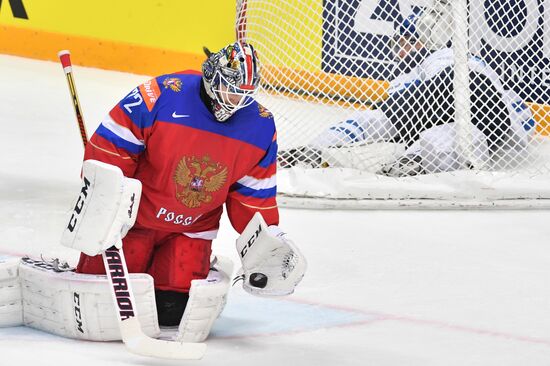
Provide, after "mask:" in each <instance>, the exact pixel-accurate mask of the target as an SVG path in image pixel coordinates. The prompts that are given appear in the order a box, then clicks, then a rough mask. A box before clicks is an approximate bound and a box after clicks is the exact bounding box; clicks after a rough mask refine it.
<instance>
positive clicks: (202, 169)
mask: <svg viewBox="0 0 550 366" xmlns="http://www.w3.org/2000/svg"><path fill="white" fill-rule="evenodd" d="M226 180H227V167H225V166H223V165H221V164H220V163H215V162H211V161H210V157H209V156H208V155H206V156H203V157H202V158H197V157H195V156H193V157H183V159H181V160H180V162H179V163H178V166H177V168H176V173H175V174H174V181H175V182H176V198H177V199H178V201H180V202H181V203H183V205H184V206H186V207H189V208H197V207H200V205H201V204H202V203H203V202H204V203H209V202H211V201H212V194H211V193H212V192H216V191H218V190H219V189H220V188H221V187H222V186H223V185H224V183H225V181H226Z"/></svg>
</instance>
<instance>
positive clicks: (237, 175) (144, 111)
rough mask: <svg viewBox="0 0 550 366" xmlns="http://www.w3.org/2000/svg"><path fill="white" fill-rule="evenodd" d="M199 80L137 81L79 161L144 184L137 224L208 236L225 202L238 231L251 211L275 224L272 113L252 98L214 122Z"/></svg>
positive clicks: (180, 76) (181, 76)
mask: <svg viewBox="0 0 550 366" xmlns="http://www.w3.org/2000/svg"><path fill="white" fill-rule="evenodd" d="M201 82H202V81H201V76H200V74H199V73H197V72H183V73H177V74H169V75H162V76H159V77H157V78H154V79H151V80H150V81H148V82H146V83H144V84H142V85H140V86H139V87H137V88H136V89H134V90H133V91H132V92H130V94H128V95H127V96H126V97H125V98H124V99H122V101H120V102H119V103H118V104H117V105H116V106H115V107H114V108H113V109H112V110H111V111H110V113H109V114H108V115H107V116H106V118H105V119H104V120H103V121H102V123H101V124H100V126H99V127H98V128H97V130H96V131H95V133H94V135H93V136H92V138H91V139H90V142H89V143H88V145H87V147H86V151H85V156H84V159H95V160H100V161H103V162H105V163H109V164H113V165H116V166H118V167H120V168H121V169H122V171H123V173H124V175H125V176H127V177H132V178H136V179H139V180H140V181H141V183H142V185H143V192H142V197H141V203H140V207H139V211H138V217H137V223H138V224H139V225H140V226H143V227H146V228H151V229H156V230H161V231H167V232H181V233H184V234H185V235H187V236H190V237H196V238H204V239H213V238H214V237H215V236H216V233H217V229H218V227H219V220H220V217H221V214H222V211H223V204H224V203H225V204H226V207H227V212H228V216H229V219H230V221H231V223H232V225H233V227H234V228H235V229H236V230H237V231H238V232H239V233H240V232H241V231H242V230H243V229H244V227H245V226H246V224H247V223H248V221H249V220H250V219H251V218H252V215H253V214H254V213H255V212H256V211H260V212H261V213H262V215H263V217H264V219H265V220H266V222H267V223H268V225H276V224H278V221H279V213H278V209H277V203H276V200H275V195H276V191H277V187H276V162H277V141H276V131H275V124H274V120H273V116H272V115H271V113H270V112H269V111H268V110H267V109H266V108H264V107H262V106H261V105H260V104H258V103H257V102H254V103H253V104H251V105H249V106H248V107H246V108H242V109H240V110H238V111H237V112H236V113H235V114H234V115H233V116H231V117H230V118H229V119H228V120H227V121H225V122H218V121H217V120H216V119H215V118H214V116H213V115H212V113H211V112H210V111H209V110H208V108H207V107H206V106H205V105H204V103H203V101H202V100H201V98H200V83H201Z"/></svg>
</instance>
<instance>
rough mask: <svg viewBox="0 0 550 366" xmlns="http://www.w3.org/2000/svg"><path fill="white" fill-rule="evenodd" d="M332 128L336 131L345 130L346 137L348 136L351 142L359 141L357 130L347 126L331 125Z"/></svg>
mask: <svg viewBox="0 0 550 366" xmlns="http://www.w3.org/2000/svg"><path fill="white" fill-rule="evenodd" d="M330 129H331V130H334V131H336V132H343V133H344V134H345V135H346V137H348V138H349V139H350V140H351V142H357V141H359V139H358V138H357V135H356V134H355V132H354V131H352V130H350V129H347V128H345V127H342V126H340V127H331V128H330Z"/></svg>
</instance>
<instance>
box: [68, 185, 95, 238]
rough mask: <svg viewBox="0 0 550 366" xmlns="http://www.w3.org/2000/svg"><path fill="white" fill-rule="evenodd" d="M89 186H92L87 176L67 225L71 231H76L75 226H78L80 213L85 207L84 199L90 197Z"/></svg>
mask: <svg viewBox="0 0 550 366" xmlns="http://www.w3.org/2000/svg"><path fill="white" fill-rule="evenodd" d="M88 188H90V181H89V180H88V179H87V178H86V177H84V185H83V186H82V189H81V190H80V195H79V196H78V200H77V201H76V204H75V205H74V209H73V214H72V215H71V219H70V220H69V225H68V226H67V229H69V231H70V232H71V233H72V232H73V231H74V228H75V227H76V223H77V221H78V215H80V213H81V212H82V208H83V207H84V201H85V200H86V197H88Z"/></svg>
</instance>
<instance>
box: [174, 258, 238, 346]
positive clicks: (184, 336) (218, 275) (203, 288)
mask: <svg viewBox="0 0 550 366" xmlns="http://www.w3.org/2000/svg"><path fill="white" fill-rule="evenodd" d="M216 258H217V262H216V263H215V264H214V266H213V269H211V270H210V272H208V277H207V278H206V279H204V280H193V281H191V289H190V290H189V301H188V302H187V306H186V308H185V312H184V313H183V317H182V319H181V322H180V325H179V328H178V334H177V335H176V340H177V341H180V342H202V341H204V340H205V339H206V338H207V337H208V334H210V330H211V329H212V326H213V325H214V321H215V320H216V319H217V318H218V316H219V315H220V314H221V312H222V311H223V308H224V307H225V304H226V301H227V293H228V291H229V287H230V278H231V274H232V273H233V262H232V261H231V259H229V258H226V257H221V256H217V257H216Z"/></svg>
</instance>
